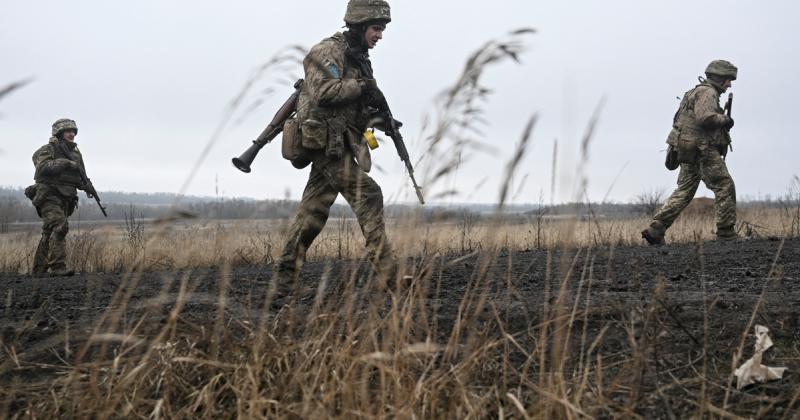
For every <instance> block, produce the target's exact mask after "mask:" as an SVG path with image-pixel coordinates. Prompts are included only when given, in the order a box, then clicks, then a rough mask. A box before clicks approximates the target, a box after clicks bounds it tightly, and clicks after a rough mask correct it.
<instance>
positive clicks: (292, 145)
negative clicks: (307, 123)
mask: <svg viewBox="0 0 800 420" xmlns="http://www.w3.org/2000/svg"><path fill="white" fill-rule="evenodd" d="M281 154H282V155H283V158H284V159H286V160H288V161H290V162H292V166H294V167H295V168H297V169H302V168H305V167H306V166H308V164H309V163H311V159H310V158H309V157H308V151H307V150H306V149H305V148H304V147H303V145H302V141H301V135H300V127H299V125H298V123H297V119H296V118H289V119H288V120H286V122H285V123H284V124H283V139H282V140H281Z"/></svg>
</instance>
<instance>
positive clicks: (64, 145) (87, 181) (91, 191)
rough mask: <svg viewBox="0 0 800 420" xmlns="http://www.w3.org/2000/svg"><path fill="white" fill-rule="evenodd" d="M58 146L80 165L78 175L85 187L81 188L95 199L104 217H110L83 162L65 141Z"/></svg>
mask: <svg viewBox="0 0 800 420" xmlns="http://www.w3.org/2000/svg"><path fill="white" fill-rule="evenodd" d="M56 144H58V148H59V150H61V153H63V154H64V156H66V157H67V159H69V160H71V161H73V162H75V163H76V164H77V165H78V173H79V174H80V175H81V181H82V182H83V186H82V187H81V189H82V190H84V191H86V194H88V195H89V198H94V201H96V202H97V206H98V207H100V211H101V212H103V216H105V217H108V214H107V213H106V208H105V207H103V204H102V203H100V197H99V196H98V195H97V190H95V189H94V185H92V181H91V180H90V179H89V177H88V176H86V169H85V168H84V167H83V162H81V160H80V159H78V157H77V156H75V154H74V153H72V150H69V147H68V146H67V142H66V141H65V140H59V141H58V142H57V143H56Z"/></svg>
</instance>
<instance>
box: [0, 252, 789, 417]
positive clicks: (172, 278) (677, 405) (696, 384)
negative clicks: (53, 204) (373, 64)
mask: <svg viewBox="0 0 800 420" xmlns="http://www.w3.org/2000/svg"><path fill="white" fill-rule="evenodd" d="M412 263H413V264H414V266H416V267H420V266H423V265H424V264H423V262H421V261H413V262H412ZM362 265H363V264H360V263H359V262H352V261H344V262H327V263H326V262H319V263H308V264H306V266H305V267H304V269H303V274H302V281H301V284H300V287H299V291H296V293H295V294H294V295H293V296H294V297H295V298H299V301H298V300H292V299H291V298H289V297H288V296H284V295H279V296H278V297H277V298H276V300H275V301H273V302H272V303H271V304H268V305H267V309H264V299H265V294H266V290H267V288H268V283H269V278H270V267H235V268H233V269H232V270H231V271H230V276H223V274H224V273H226V272H227V271H226V270H222V269H220V268H211V269H196V270H192V271H182V272H170V273H145V274H143V275H141V276H137V277H136V278H135V279H134V280H135V282H134V283H133V284H132V283H131V282H130V280H131V276H130V275H122V274H90V275H76V276H75V277H71V278H57V279H55V278H31V277H26V276H19V275H16V274H14V275H12V274H0V298H2V304H1V305H0V311H2V314H1V315H2V317H0V325H1V327H2V328H1V330H2V352H0V388H4V387H6V386H10V385H12V384H20V383H32V382H36V381H46V380H48V378H49V375H53V374H54V371H53V370H52V369H49V368H48V366H51V365H64V364H68V363H73V362H75V360H74V359H75V358H76V357H77V355H76V354H77V353H78V352H77V349H78V346H79V344H80V343H82V342H83V343H85V340H86V338H87V337H88V336H89V335H90V334H91V333H92V331H93V329H94V328H95V327H96V325H97V323H98V321H99V320H101V319H103V317H104V314H105V315H106V316H107V315H108V314H109V309H117V314H118V315H119V316H120V322H121V324H123V325H127V326H128V327H131V326H132V325H133V324H134V323H135V321H136V320H137V319H138V317H137V315H138V314H141V313H142V312H143V311H144V310H145V309H146V308H150V309H151V310H152V308H153V307H154V305H160V307H161V309H160V310H161V311H162V312H163V314H165V316H166V314H168V313H169V311H170V310H171V305H173V304H174V302H175V297H176V296H177V294H178V289H179V286H180V281H181V279H183V278H185V279H189V280H190V283H191V289H192V290H191V291H192V293H191V297H190V298H189V300H188V302H187V303H186V305H185V306H184V308H183V309H182V312H181V316H182V317H183V319H185V320H186V322H187V323H190V324H192V325H194V326H199V327H205V328H209V329H210V328H211V326H212V325H213V324H214V319H215V316H216V313H217V309H216V308H217V303H218V299H219V295H220V288H221V287H223V288H224V286H222V285H224V284H225V282H224V281H222V278H223V277H226V278H229V279H230V286H229V287H227V291H228V292H227V295H228V302H227V309H226V313H227V314H228V317H229V318H235V319H256V318H259V316H263V315H264V314H267V316H273V315H274V314H275V312H277V311H278V310H280V308H281V307H282V305H283V304H285V303H289V302H290V301H291V302H294V303H293V304H294V305H298V307H299V308H300V310H301V311H302V310H303V308H304V306H303V305H306V306H305V307H308V306H310V304H311V303H309V302H310V301H313V297H314V293H315V292H316V289H317V287H318V285H319V281H320V278H323V277H324V278H329V279H337V278H341V277H343V276H337V274H338V273H339V272H342V271H347V272H349V271H351V270H352V269H353V268H354V267H356V272H357V273H361V274H360V275H361V276H366V274H364V273H366V272H367V270H366V269H364V268H363V267H361V266H362ZM481 266H482V257H481V256H478V255H468V256H464V257H459V256H450V257H442V258H439V259H438V260H436V262H435V263H433V264H432V265H431V266H429V268H428V269H427V271H428V274H429V275H430V279H431V282H430V287H429V290H428V291H427V292H426V293H427V295H428V301H427V305H428V309H429V311H430V314H431V316H432V319H434V320H435V324H436V333H437V334H438V335H439V337H438V338H439V339H440V340H442V342H444V340H445V339H446V337H448V336H449V334H450V331H451V330H452V328H453V325H454V323H455V321H456V318H457V316H458V315H457V314H458V309H459V305H460V304H461V303H462V298H463V297H464V296H465V294H467V292H468V290H483V291H486V293H487V296H488V298H489V299H488V300H487V302H486V303H487V305H486V308H485V313H486V314H485V317H484V318H485V319H490V320H493V319H495V318H496V316H495V315H492V314H490V312H492V311H491V310H490V308H492V307H494V308H495V309H497V310H498V312H499V313H500V318H502V320H503V323H504V324H505V325H504V328H505V329H506V332H508V333H510V334H512V335H514V336H515V337H517V339H518V340H519V341H520V343H521V345H523V346H533V345H535V344H534V342H535V340H536V337H535V336H532V334H530V327H531V325H537V323H538V322H540V321H539V320H541V319H543V317H544V316H545V315H544V313H545V312H544V311H545V310H546V309H545V308H550V309H548V310H552V308H553V307H554V306H557V304H558V303H559V301H558V299H557V297H556V295H557V294H558V289H559V287H562V282H561V281H562V280H563V279H565V278H566V279H567V281H566V282H564V283H563V285H564V287H567V288H568V289H569V293H567V294H566V295H567V297H566V299H565V300H564V301H563V303H565V307H567V308H568V309H567V311H568V312H569V311H571V310H572V305H573V303H574V300H575V296H576V293H577V292H578V290H579V285H580V293H581V294H580V295H579V297H577V301H578V302H577V305H578V307H579V308H584V307H586V306H587V305H586V296H585V293H586V290H587V288H588V287H591V292H590V295H589V299H590V300H589V304H588V308H589V309H588V317H587V318H586V321H587V324H586V325H583V319H582V312H580V311H579V313H580V314H581V315H579V316H578V319H577V321H576V322H575V324H574V326H573V335H574V336H575V337H576V339H580V337H581V334H583V331H584V330H585V331H586V334H587V337H588V339H584V340H582V341H583V347H588V346H589V345H590V344H591V342H592V340H593V339H594V338H595V337H596V336H597V335H598V334H600V333H601V331H603V330H604V329H605V331H603V334H604V335H603V340H602V343H601V344H600V346H599V347H598V349H599V350H598V351H599V352H600V354H601V355H603V356H604V357H605V358H606V360H607V363H606V366H608V368H607V369H606V380H607V381H608V383H607V384H606V385H607V387H608V388H609V391H608V394H607V395H605V398H607V401H608V404H609V405H612V406H613V405H614V404H617V406H618V408H619V409H620V410H624V407H626V406H631V407H633V410H634V411H635V412H636V413H638V414H641V415H643V416H645V417H648V418H682V417H684V416H686V415H687V414H689V413H695V412H696V410H697V403H698V401H699V400H700V397H699V393H700V389H701V388H700V386H701V385H700V382H702V381H698V380H696V379H697V378H700V377H705V378H706V379H707V381H706V382H705V383H706V392H707V394H708V396H709V397H708V403H709V404H711V405H713V406H715V407H722V405H723V399H724V396H725V393H726V390H729V393H730V397H729V400H728V408H727V410H728V411H729V412H732V413H735V414H737V415H741V416H754V417H761V418H782V417H784V416H788V418H792V416H793V415H794V414H792V413H794V412H795V410H798V407H800V401H797V400H798V397H799V396H800V395H799V394H798V393H799V392H800V375H798V371H799V370H800V239H789V240H785V241H780V240H766V239H764V240H754V241H749V242H738V243H703V244H686V245H671V246H664V247H649V248H644V247H625V248H615V249H608V248H600V249H594V250H585V249H584V250H571V251H563V252H555V253H547V252H544V251H527V252H515V253H511V254H507V253H504V254H501V255H500V256H497V257H495V258H494V259H493V262H492V263H491V264H490V266H489V269H488V274H487V276H485V280H483V281H481V280H476V279H480V278H481V276H478V275H477V274H476V273H478V272H479V271H480V269H481ZM358 267H361V268H358ZM548 268H549V271H548ZM548 272H549V273H550V275H548ZM546 279H549V281H546ZM582 280H583V283H581V281H582ZM122 285H124V287H120V286H122ZM659 285H663V292H659V291H658V289H659ZM343 288H344V287H343V286H342V285H340V284H336V283H333V282H332V281H330V282H329V284H328V285H327V287H326V290H325V291H324V295H323V296H324V300H325V301H326V302H329V303H331V304H333V305H335V304H336V303H337V302H338V301H340V300H341V299H342V295H343V293H345V291H344V290H343ZM164 290H166V291H167V294H166V296H171V301H170V299H167V301H164V299H163V296H165V295H163V294H162V292H163V291H164ZM115 293H122V294H124V293H129V294H130V297H129V299H125V297H124V296H117V297H115ZM158 296H162V298H161V299H160V300H158V301H156V299H155V298H157V297H158ZM762 296H763V301H760V299H761V298H762ZM119 301H127V302H128V303H127V305H125V306H124V307H120V306H119V305H117V304H115V303H114V302H119ZM757 305H758V309H757V310H756V311H755V312H754V309H756V308H757ZM704 308H707V311H705V310H704ZM550 315H552V312H551V313H550ZM751 317H754V319H753V322H752V324H753V325H754V324H760V325H764V326H767V327H768V328H769V329H770V336H771V337H772V339H773V341H774V343H775V346H774V348H773V349H771V350H770V351H769V352H767V354H766V356H765V364H767V365H770V366H786V367H788V368H789V370H788V372H787V374H786V376H785V377H784V379H782V380H780V381H774V382H770V383H767V384H761V385H754V386H751V387H748V388H745V389H744V390H742V391H737V390H736V389H735V387H734V388H732V389H730V388H729V387H728V384H729V383H730V382H729V381H730V379H731V361H732V357H733V355H734V354H735V352H736V351H737V349H738V348H739V346H740V343H742V338H743V334H744V333H746V334H747V335H746V337H745V341H744V346H743V359H742V361H744V360H745V359H747V358H749V357H750V356H751V355H752V352H753V350H752V349H753V343H754V341H753V337H752V330H753V325H751ZM706 318H707V320H706ZM748 327H749V328H748ZM746 329H747V330H746ZM100 330H101V331H102V328H100ZM141 334H142V333H140V335H141ZM500 334H501V332H500V330H499V329H498V331H497V335H498V337H499V335H500ZM576 346H577V347H580V346H581V342H580V341H579V342H577V344H576ZM704 347H705V348H707V349H708V353H707V357H706V358H704V357H703V353H704ZM637 348H638V349H639V350H638V351H639V352H640V354H642V355H644V358H643V361H642V363H641V369H638V370H637V371H636V372H634V373H631V372H627V373H626V372H622V368H619V369H618V368H615V367H613V363H612V362H613V361H614V360H630V359H631V358H632V357H633V356H634V355H635V354H636V353H637V350H636V349H637ZM11 349H13V354H15V356H14V357H12V352H11ZM69 349H72V350H69ZM576 351H578V350H576ZM86 357H91V355H89V356H86ZM510 357H511V360H512V361H515V360H518V361H519V362H520V363H522V361H523V360H524V358H523V357H522V355H521V354H511V356H510ZM704 362H705V363H704ZM625 366H630V364H627V365H625ZM703 372H705V374H703ZM620 378H622V379H620ZM614 385H617V387H616V388H614ZM631 389H634V390H638V391H630V390H631ZM626 390H627V391H626ZM7 396H8V394H5V395H4V396H2V398H6V397H7ZM632 401H633V402H632Z"/></svg>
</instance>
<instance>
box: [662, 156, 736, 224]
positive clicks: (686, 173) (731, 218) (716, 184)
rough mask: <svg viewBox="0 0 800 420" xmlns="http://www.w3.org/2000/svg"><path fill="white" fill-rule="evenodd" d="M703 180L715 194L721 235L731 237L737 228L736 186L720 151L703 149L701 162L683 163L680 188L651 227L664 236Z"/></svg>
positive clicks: (679, 182) (679, 176)
mask: <svg viewBox="0 0 800 420" xmlns="http://www.w3.org/2000/svg"><path fill="white" fill-rule="evenodd" d="M700 181H703V183H705V185H706V187H707V188H708V189H709V190H711V191H713V192H714V203H715V208H716V215H717V235H719V234H720V233H725V234H728V235H729V234H731V233H733V232H734V229H735V226H736V186H735V185H734V183H733V179H732V178H731V175H730V174H729V173H728V167H727V166H726V165H725V161H724V160H722V156H721V155H720V154H719V152H718V151H717V149H716V148H713V147H709V148H708V149H706V150H703V151H702V152H701V153H700V155H699V157H698V161H697V163H691V164H689V163H683V164H681V171H680V175H678V188H677V189H676V190H675V191H674V192H673V193H672V195H671V196H670V197H669V199H667V202H666V203H665V204H664V207H662V208H661V210H659V211H658V213H656V215H655V216H653V223H652V224H651V226H652V227H653V228H656V229H657V230H660V231H661V233H662V234H663V233H664V232H665V231H666V230H667V229H669V227H670V226H672V224H673V223H674V222H675V219H677V218H678V216H679V215H680V214H681V211H683V209H684V208H686V206H687V205H689V203H690V202H691V201H692V199H693V198H694V195H695V193H696V192H697V187H698V186H699V185H700ZM659 225H660V226H659Z"/></svg>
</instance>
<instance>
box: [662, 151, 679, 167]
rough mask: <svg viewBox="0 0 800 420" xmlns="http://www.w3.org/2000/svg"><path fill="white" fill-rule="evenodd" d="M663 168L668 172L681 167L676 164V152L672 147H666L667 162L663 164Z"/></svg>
mask: <svg viewBox="0 0 800 420" xmlns="http://www.w3.org/2000/svg"><path fill="white" fill-rule="evenodd" d="M664 166H666V167H667V169H669V170H670V171H674V170H676V169H678V167H679V166H681V164H680V162H678V151H677V150H675V148H674V147H673V146H669V147H667V160H666V161H665V162H664Z"/></svg>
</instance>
